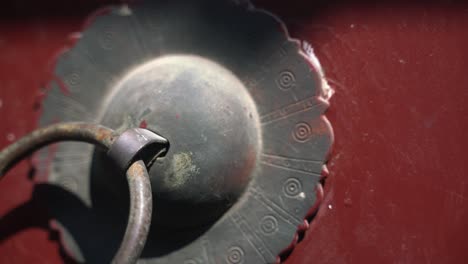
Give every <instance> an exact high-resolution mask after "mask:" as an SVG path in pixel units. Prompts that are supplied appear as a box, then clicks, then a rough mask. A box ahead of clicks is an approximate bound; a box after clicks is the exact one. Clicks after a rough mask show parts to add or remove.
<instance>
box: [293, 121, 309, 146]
mask: <svg viewBox="0 0 468 264" xmlns="http://www.w3.org/2000/svg"><path fill="white" fill-rule="evenodd" d="M311 136H312V127H310V125H309V124H308V123H306V122H301V123H298V124H296V126H295V127H294V130H293V132H292V137H293V139H294V140H295V141H297V142H300V143H303V142H306V141H308V140H309V139H310V137H311Z"/></svg>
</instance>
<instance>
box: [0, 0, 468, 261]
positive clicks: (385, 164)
mask: <svg viewBox="0 0 468 264" xmlns="http://www.w3.org/2000/svg"><path fill="white" fill-rule="evenodd" d="M31 2H32V1H31ZM37 2H39V1H37ZM91 2H92V1H91V0H89V1H80V2H79V3H78V2H77V3H74V4H71V3H69V2H64V3H60V2H59V1H41V3H40V4H39V3H28V4H22V3H21V2H20V3H19V4H9V5H8V6H2V11H1V13H4V12H6V13H7V14H2V16H0V17H1V18H0V87H1V88H0V99H1V102H2V103H1V107H0V114H1V116H2V122H1V123H0V146H5V145H6V144H8V143H9V142H10V141H9V140H14V138H18V137H20V136H21V135H24V134H25V133H26V132H28V131H30V130H32V129H33V128H34V127H35V125H36V122H37V96H38V95H39V94H40V92H41V89H43V88H44V87H45V85H46V84H47V82H48V80H50V78H51V77H52V76H51V74H50V72H49V70H48V69H49V64H50V62H51V61H53V58H54V56H55V55H56V54H57V53H58V52H59V51H60V50H62V49H63V47H64V46H67V45H69V43H70V41H71V40H70V39H69V35H70V34H71V33H72V32H74V31H77V30H79V28H80V26H81V24H82V23H84V22H85V20H86V14H89V13H90V12H91V11H92V10H94V9H95V8H97V7H98V6H100V5H101V4H100V3H97V2H96V3H91ZM257 2H258V3H259V5H261V6H264V7H266V8H267V9H269V10H272V11H273V12H274V13H276V14H278V15H279V16H280V17H281V18H283V19H284V20H285V22H286V23H287V25H288V29H289V32H290V33H291V35H292V36H293V37H297V38H300V39H303V40H306V41H308V42H310V43H311V44H312V47H313V48H314V50H315V53H316V55H317V56H318V57H319V59H320V62H321V63H322V65H323V67H324V69H325V72H326V74H327V77H328V79H329V82H330V84H331V86H332V87H333V88H334V89H335V90H336V93H335V95H334V97H333V98H332V100H331V106H330V108H329V111H328V113H327V117H328V118H329V119H330V121H331V123H332V125H333V128H334V131H335V146H334V152H333V154H332V156H331V161H330V164H329V171H330V176H329V177H328V179H327V182H326V185H325V190H324V194H325V198H324V201H323V206H322V207H321V209H320V211H319V213H318V216H317V217H316V218H315V220H314V222H313V223H312V224H311V225H310V228H309V230H308V231H307V232H306V235H305V237H304V239H303V241H302V242H301V243H299V244H298V245H297V246H296V249H295V250H294V251H293V253H292V254H291V256H290V257H289V258H288V260H287V263H298V264H299V263H465V262H466V260H467V259H468V236H467V235H466V234H468V226H467V225H466V223H468V179H467V178H466V177H467V175H468V164H467V162H466V161H465V160H466V158H465V157H466V155H465V153H464V152H465V151H466V149H468V140H467V139H466V138H465V136H464V132H465V131H466V130H467V129H468V122H467V121H468V120H467V116H468V104H467V103H466V101H468V89H467V87H468V74H466V69H468V48H467V47H468V34H467V29H468V5H467V4H461V3H430V4H428V3H413V4H407V3H404V2H393V1H386V2H380V3H371V2H362V1H360V2H356V1H343V2H342V3H340V2H334V3H329V2H328V3H322V4H314V3H310V2H312V1H299V0H294V1H271V0H270V1H266V0H264V1H257ZM31 4H33V5H35V6H34V7H31V6H30V5H31ZM13 14H14V15H13ZM28 172H29V165H28V164H27V162H23V163H22V164H21V165H20V166H18V167H17V168H16V169H15V170H14V171H12V172H11V173H10V174H9V175H7V177H6V178H5V179H4V180H3V181H1V182H0V190H1V191H0V215H2V216H3V215H5V213H7V212H9V211H10V210H11V209H13V208H15V207H16V206H18V205H20V204H21V203H23V202H25V201H27V200H28V199H29V198H30V196H31V192H32V190H33V183H32V181H31V180H29V179H28V176H27V175H28ZM45 209H46V207H45V206H44V205H40V204H38V205H34V206H33V207H32V209H28V210H29V211H28V212H27V213H23V216H24V215H25V214H28V216H27V217H29V219H27V220H30V219H37V221H36V222H35V224H36V225H42V226H45V225H46V224H44V223H46V222H47V221H48V220H47V215H46V214H45V212H44V210H45ZM18 222H21V221H20V220H18ZM13 223H14V221H13V222H11V221H10V222H9V223H8V225H6V224H5V223H2V222H1V221H0V263H61V262H63V259H62V258H61V257H60V255H59V251H58V243H57V242H54V241H50V240H49V238H48V233H47V232H46V231H44V230H43V229H41V228H37V227H35V228H29V229H26V230H23V231H21V232H18V233H17V234H15V235H13V236H10V237H8V238H7V239H4V237H1V235H2V234H5V230H7V229H8V228H9V227H11V225H13ZM15 224H17V223H15Z"/></svg>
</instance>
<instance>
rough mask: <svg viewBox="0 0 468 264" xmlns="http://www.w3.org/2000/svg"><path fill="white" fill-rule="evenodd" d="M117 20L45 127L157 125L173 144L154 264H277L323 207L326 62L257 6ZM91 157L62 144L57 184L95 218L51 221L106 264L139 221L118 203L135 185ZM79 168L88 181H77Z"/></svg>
mask: <svg viewBox="0 0 468 264" xmlns="http://www.w3.org/2000/svg"><path fill="white" fill-rule="evenodd" d="M107 11H108V12H106V13H105V14H102V15H98V16H96V17H94V19H93V21H92V22H90V23H89V24H88V25H89V27H88V28H87V29H86V30H84V31H83V32H82V33H81V34H80V39H79V40H78V41H77V43H76V45H75V46H73V47H72V48H71V49H70V50H69V51H67V52H66V53H64V54H62V56H60V57H59V58H58V60H57V65H56V68H55V75H56V76H57V77H58V78H59V79H60V80H61V82H53V83H52V84H51V90H50V91H49V92H48V94H47V96H46V98H45V100H44V102H43V106H44V111H43V112H42V117H41V123H42V124H47V123H49V122H52V121H53V120H56V119H58V120H77V119H78V120H80V119H81V120H87V121H93V122H99V123H102V124H104V125H106V126H109V127H111V128H113V129H116V130H118V131H124V130H125V129H127V128H129V127H135V126H139V125H140V124H145V125H147V127H148V128H149V129H150V130H153V131H157V132H158V133H160V134H162V135H164V136H166V137H167V138H168V140H169V141H170V142H171V143H172V144H171V153H169V154H168V156H166V157H165V158H164V159H162V160H161V161H159V162H156V163H155V165H154V166H153V169H152V170H151V171H150V180H151V182H152V184H153V186H154V191H153V192H154V194H155V195H156V196H157V197H158V199H157V200H156V201H155V210H157V211H158V213H159V214H158V215H157V216H155V217H154V218H153V223H152V224H153V225H154V228H153V230H152V231H150V235H149V238H148V242H147V245H146V247H145V250H144V252H143V254H142V259H141V260H140V262H141V263H224V262H227V263H242V262H244V263H274V262H276V261H277V260H278V259H279V258H278V255H280V254H281V253H282V252H285V251H284V250H285V249H291V248H292V247H291V246H290V245H294V244H295V243H296V242H297V240H298V235H297V232H298V231H301V230H303V229H304V227H305V226H307V225H308V224H307V221H305V219H306V218H308V217H310V216H311V215H312V214H313V212H314V211H313V210H314V209H316V205H317V203H318V202H319V201H320V199H321V195H322V189H321V185H320V180H321V177H322V172H323V168H324V164H325V163H326V160H327V154H328V152H329V150H330V146H331V144H332V141H333V134H332V129H331V126H330V124H329V123H328V121H327V120H326V118H325V117H324V115H323V113H324V112H325V110H326V109H327V107H328V102H327V99H328V97H326V94H327V93H326V91H325V90H326V88H327V87H326V86H324V82H323V79H322V76H321V71H320V69H319V68H318V67H312V66H316V65H317V64H316V61H313V60H309V58H310V57H308V56H307V51H306V50H304V49H302V47H301V46H300V43H299V41H297V40H294V39H291V38H289V36H288V33H287V32H286V30H285V27H284V25H283V24H282V22H281V21H280V20H279V19H278V18H276V17H275V16H274V15H272V14H270V13H267V12H265V11H262V10H259V9H255V8H254V7H253V6H252V5H251V4H250V3H248V2H247V1H218V0H205V1H147V2H145V3H141V2H140V3H138V4H136V5H134V6H117V7H113V8H110V9H109V10H107ZM63 87H65V90H67V91H69V93H67V94H64V93H62V92H61V91H62V90H63ZM57 108H63V109H64V111H57ZM77 147H78V146H72V145H69V146H59V149H58V152H59V153H61V154H62V158H56V159H55V160H54V161H53V162H52V164H51V166H50V167H49V168H50V173H49V175H50V177H49V182H50V183H52V184H56V185H58V186H61V187H63V188H66V189H68V190H70V191H72V192H73V193H74V194H75V195H76V197H79V199H80V200H81V201H82V203H83V204H84V205H85V208H86V209H85V210H83V212H84V213H83V212H81V214H79V212H66V213H64V212H63V209H62V208H61V205H57V206H56V207H54V208H52V210H51V211H52V213H53V214H54V216H56V217H57V219H58V222H59V223H60V228H61V230H62V232H63V236H64V242H65V244H66V247H67V249H68V250H69V252H71V254H72V255H73V256H74V257H75V258H76V259H78V260H80V261H86V262H93V263H105V262H108V261H109V259H110V257H111V252H115V248H116V245H115V243H105V242H104V241H114V240H115V238H116V237H118V236H119V234H121V233H122V232H123V226H124V224H125V222H124V220H125V218H124V217H123V216H124V215H126V212H124V211H123V210H122V208H119V207H118V206H115V203H116V201H120V200H125V199H127V198H126V197H127V195H128V194H127V193H126V192H127V190H126V189H125V188H126V186H125V182H115V181H111V180H112V179H113V178H112V175H113V173H112V167H111V166H108V164H109V161H108V160H107V159H106V155H105V153H102V152H100V151H93V149H91V148H90V149H86V150H84V149H78V148H77ZM78 151H79V152H80V153H83V154H81V155H80V156H77V155H75V154H74V153H76V152H78ZM42 157H46V156H45V155H43V156H42ZM72 165H73V166H74V167H75V168H76V170H77V171H79V172H80V174H81V173H84V174H86V175H87V177H84V178H83V177H77V176H75V175H70V174H67V175H65V174H64V173H63V168H64V167H67V166H72ZM110 182H112V184H110ZM104 193H105V194H106V195H103V194H104ZM119 204H120V203H119ZM314 206H315V207H314ZM78 218H80V219H86V220H87V221H89V222H90V223H91V224H90V225H89V228H90V229H87V230H86V229H81V228H80V227H79V226H78V225H77V224H76V219H78ZM92 219H99V221H91V220H92ZM108 219H112V224H110V225H107V224H106V225H102V224H99V222H106V223H107V222H108V221H106V220H108ZM158 227H161V228H158Z"/></svg>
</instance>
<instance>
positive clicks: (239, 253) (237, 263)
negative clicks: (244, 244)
mask: <svg viewBox="0 0 468 264" xmlns="http://www.w3.org/2000/svg"><path fill="white" fill-rule="evenodd" d="M226 259H227V262H228V263H229V264H241V263H244V251H243V250H242V248H240V247H237V246H234V247H231V248H230V249H229V250H228V254H227V257H226Z"/></svg>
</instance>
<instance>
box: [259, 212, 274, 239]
mask: <svg viewBox="0 0 468 264" xmlns="http://www.w3.org/2000/svg"><path fill="white" fill-rule="evenodd" d="M260 229H261V230H262V233H264V234H265V235H272V234H274V233H276V232H277V231H278V220H276V218H275V217H274V216H272V215H267V216H265V217H263V219H262V221H261V224H260Z"/></svg>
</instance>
